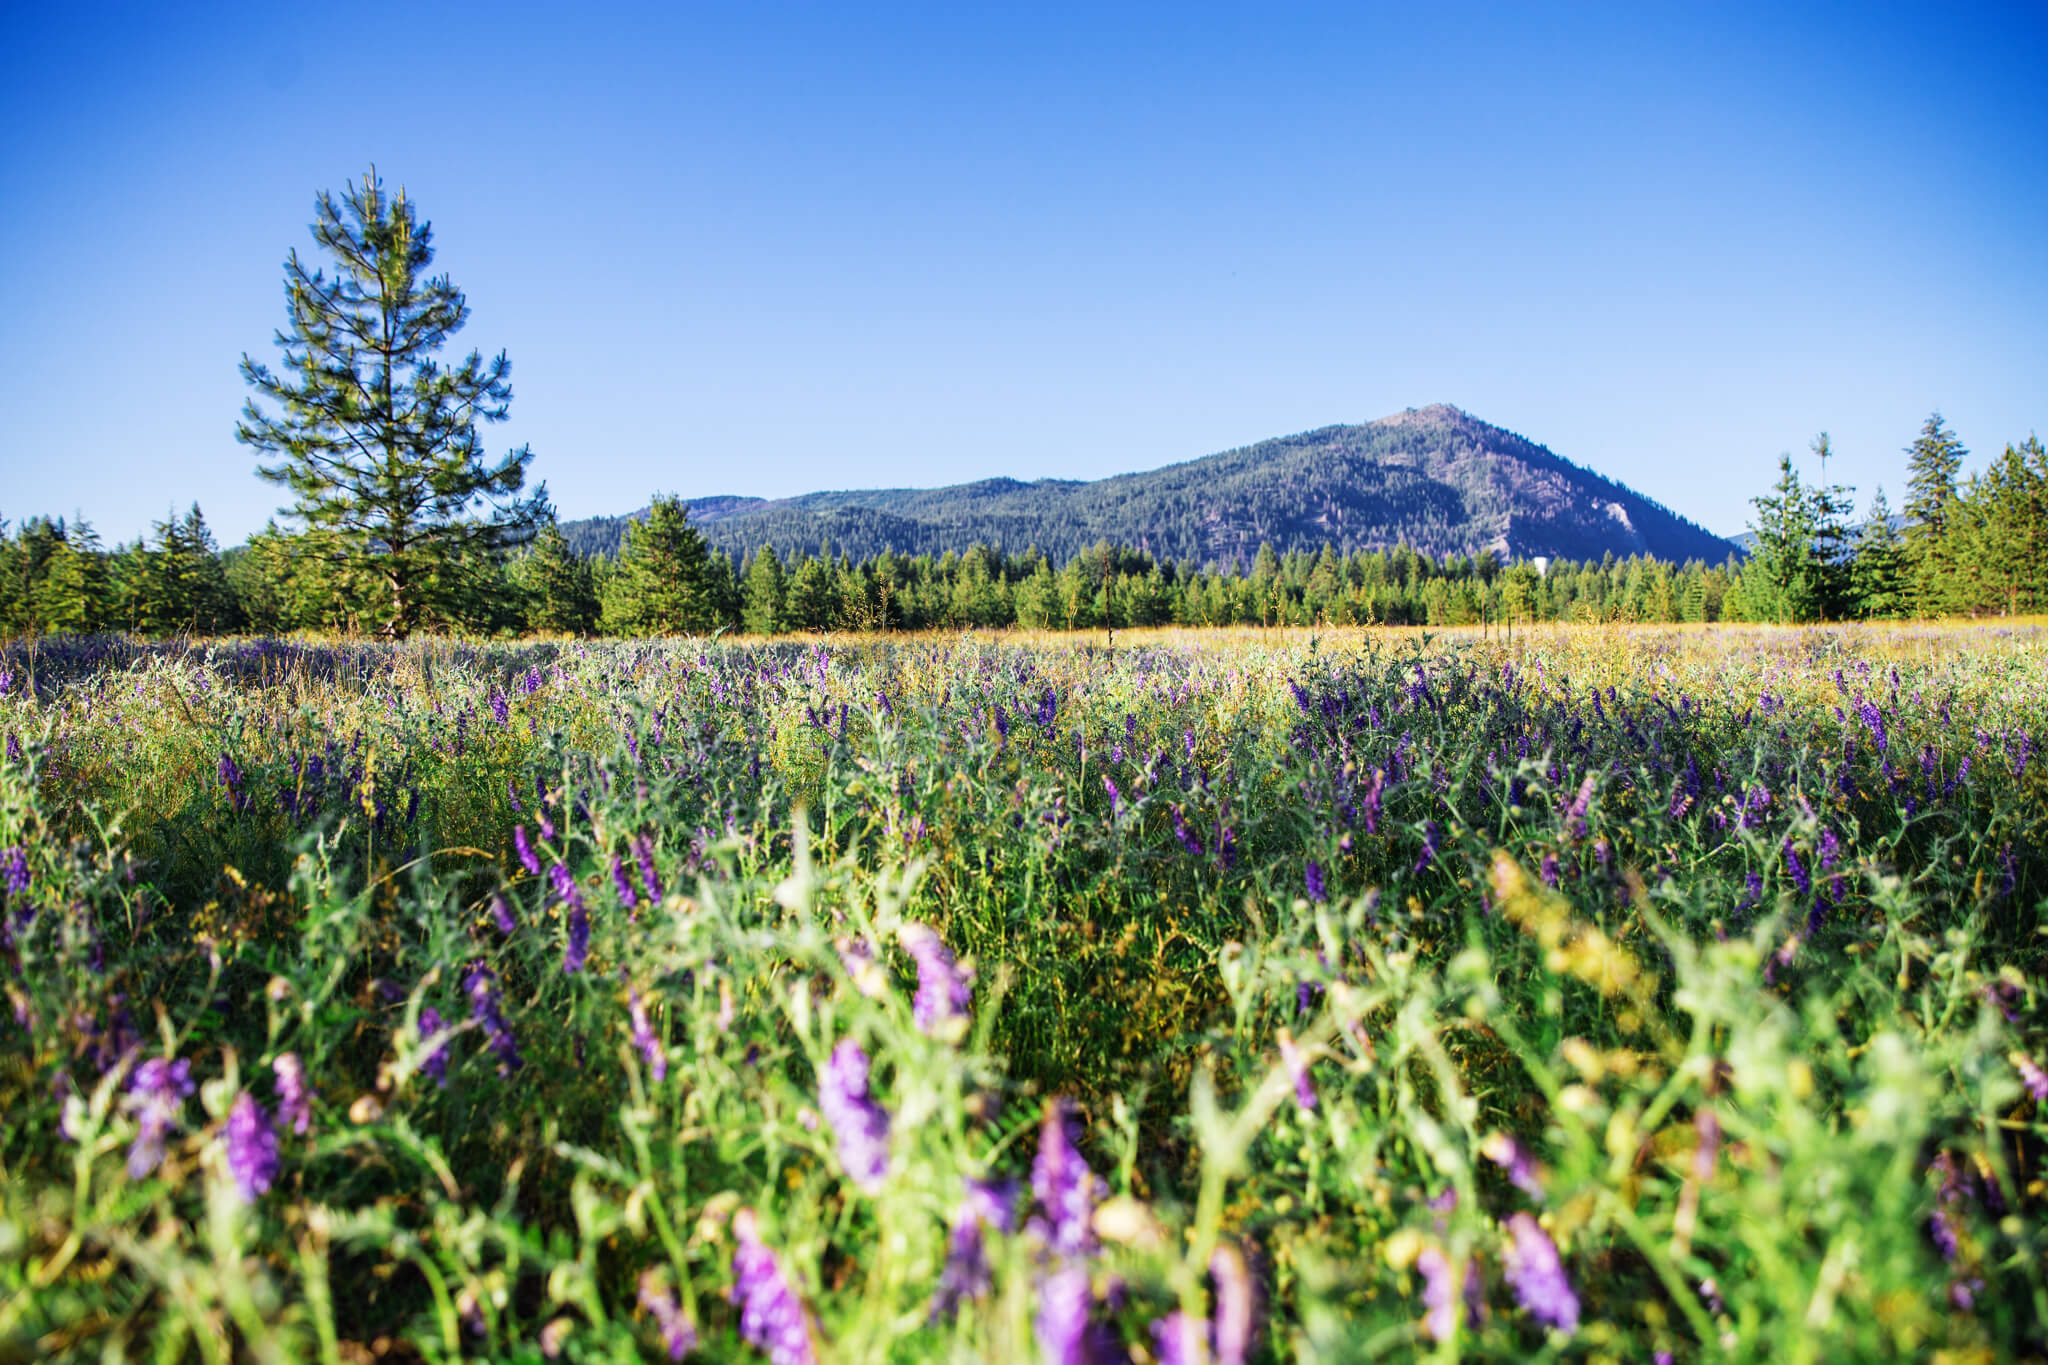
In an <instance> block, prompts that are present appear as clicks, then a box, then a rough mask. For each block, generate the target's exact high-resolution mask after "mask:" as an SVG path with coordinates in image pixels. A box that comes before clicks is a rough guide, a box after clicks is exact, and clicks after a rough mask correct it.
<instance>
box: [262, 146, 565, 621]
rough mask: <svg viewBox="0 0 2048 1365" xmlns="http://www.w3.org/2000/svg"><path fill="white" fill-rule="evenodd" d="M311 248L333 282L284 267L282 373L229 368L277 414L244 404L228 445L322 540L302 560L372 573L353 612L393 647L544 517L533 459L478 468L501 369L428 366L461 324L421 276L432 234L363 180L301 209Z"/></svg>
mask: <svg viewBox="0 0 2048 1365" xmlns="http://www.w3.org/2000/svg"><path fill="white" fill-rule="evenodd" d="M314 212H315V217H314V222H313V225H312V233H313V240H314V241H315V242H316V243H318V245H319V246H320V247H321V248H322V249H323V250H324V251H326V252H327V253H328V254H329V255H331V256H332V257H333V259H334V266H335V273H334V275H333V277H332V278H330V277H329V276H328V275H327V274H326V272H325V271H324V270H320V269H309V268H308V267H307V266H306V265H305V264H304V263H303V262H302V261H301V260H300V259H299V255H298V253H297V252H296V251H294V252H292V253H291V255H290V257H289V258H288V259H287V260H286V262H285V293H286V299H287V304H288V307H289V311H290V320H289V323H288V325H287V328H286V329H285V330H283V331H280V332H279V333H278V334H277V338H276V341H277V345H278V346H279V348H280V349H282V351H283V352H284V367H283V371H282V373H273V372H272V371H271V370H270V368H269V367H268V366H264V365H259V364H257V363H256V362H255V361H253V360H251V359H249V357H248V356H246V355H245V356H243V357H242V377H243V379H244V380H246V381H247V382H248V384H249V385H250V387H252V388H253V389H254V390H255V391H256V395H257V397H261V398H264V399H267V400H269V401H270V402H272V403H275V404H277V405H278V407H279V408H280V409H281V411H280V412H279V414H278V415H276V416H273V415H271V414H270V413H269V412H267V411H265V410H264V409H262V408H260V407H259V406H258V405H257V402H256V399H255V398H251V399H250V400H249V402H248V403H247V405H246V406H245V407H244V408H243V411H242V420H241V422H240V423H238V424H237V426H236V429H235V435H236V438H237V439H238V440H240V441H242V442H243V443H245V444H247V445H250V446H253V447H255V448H256V449H257V450H259V451H262V452H265V453H266V454H268V455H270V456H272V457H274V458H275V461H276V462H275V463H273V464H264V465H258V466H257V473H258V474H259V475H261V476H262V477H263V478H265V479H267V480H269V481H271V482H273V483H277V484H281V485H283V486H284V487H286V488H289V489H290V490H291V492H292V495H293V497H294V499H295V501H294V503H293V505H292V507H291V508H290V509H289V513H290V515H292V516H294V517H297V518H298V519H299V520H301V521H303V522H304V523H305V525H306V526H307V528H308V529H309V530H312V531H315V532H319V533H321V536H320V538H319V539H318V540H316V541H312V542H309V543H308V546H307V548H318V549H319V550H320V551H321V552H322V553H325V554H328V555H330V556H332V557H333V558H334V559H335V561H336V562H337V566H338V567H342V568H347V569H353V570H357V571H366V572H368V573H370V574H373V575H374V577H375V579H376V580H377V582H378V583H379V585H380V587H381V593H380V597H381V598H382V600H381V601H379V602H376V603H365V604H363V606H364V608H365V611H366V613H367V615H368V616H369V618H370V619H371V620H372V621H374V623H375V624H376V626H377V628H378V629H379V630H380V631H381V632H382V633H383V634H385V635H387V636H390V637H393V638H403V637H405V636H406V635H409V634H411V633H412V632H413V631H415V630H417V629H419V628H420V627H421V626H423V625H426V624H429V623H431V622H433V621H436V620H446V619H449V618H450V616H451V615H452V614H453V613H452V611H451V607H452V606H453V604H452V603H451V600H450V599H451V597H454V596H456V595H458V594H459V593H460V592H461V590H462V587H463V574H462V569H461V561H462V560H463V558H464V557H465V556H477V555H485V556H488V555H493V554H497V553H499V552H501V551H502V550H503V549H505V548H506V547H508V546H511V545H515V544H520V543H523V542H525V541H526V540H528V539H530V538H531V537H532V534H533V532H534V531H535V529H536V528H537V527H538V526H539V525H540V524H541V523H542V522H544V521H545V520H546V519H547V498H546V488H545V485H543V486H542V488H541V489H539V490H538V491H536V492H535V493H534V494H533V495H532V496H530V497H526V498H521V497H519V496H518V495H519V493H520V492H521V490H522V489H523V488H524V487H525V483H526V473H527V468H528V466H529V465H530V464H531V463H532V460H533V454H532V451H531V450H530V449H528V448H526V447H524V446H522V447H520V448H519V449H517V450H514V451H512V452H510V453H509V454H507V455H506V456H505V457H504V458H503V459H502V460H500V461H498V462H497V463H495V464H492V463H488V462H486V460H485V458H484V455H483V448H482V444H481V442H480V441H479V439H478V436H477V423H478V422H479V421H483V422H498V421H503V420H504V418H505V416H506V412H507V410H508V408H509V406H510V403H511V399H512V387H511V383H510V375H511V363H510V362H509V361H508V360H507V359H506V358H505V355H504V353H503V352H500V353H499V354H498V356H497V357H496V358H495V359H494V360H491V361H489V362H486V361H485V360H484V359H483V356H482V355H481V353H479V352H475V351H472V352H471V353H470V354H469V356H468V357H467V359H465V360H464V361H462V362H461V363H460V364H459V365H457V366H455V367H453V368H443V367H442V366H441V365H439V364H438V363H436V361H435V360H434V358H433V357H434V353H435V352H436V351H438V350H439V349H440V348H441V347H442V345H443V344H444V343H445V342H446V341H447V340H448V338H449V337H451V336H452V335H454V333H456V332H457V331H459V330H460V329H461V328H462V326H463V324H464V323H465V322H467V321H468V319H469V306H468V304H467V302H466V301H465V300H464V298H463V295H462V293H461V291H460V290H458V289H457V288H456V287H455V286H454V284H453V283H451V282H450V280H449V279H448V277H447V276H445V275H437V276H432V277H428V276H426V275H425V274H424V272H425V270H426V268H427V267H428V266H429V265H430V264H431V263H432V261H433V259H434V252H433V246H432V239H433V232H432V229H431V228H430V227H429V225H428V224H426V223H424V222H420V221H418V220H417V219H416V217H415V214H414V206H413V204H412V203H411V202H410V201H409V200H408V199H407V198H406V196H405V194H404V193H403V191H401V192H400V193H399V194H398V196H397V197H396V198H392V197H390V196H387V195H386V194H385V193H384V190H383V185H382V182H380V181H379V180H378V179H377V176H376V172H375V170H374V169H373V170H372V171H371V172H370V173H369V174H368V175H366V176H365V177H364V179H363V182H362V184H360V185H357V184H354V183H353V182H351V183H350V184H349V185H348V187H347V189H346V190H345V192H344V193H343V195H342V198H341V201H340V202H339V203H337V202H336V201H335V199H334V197H333V196H332V195H330V194H328V193H327V192H326V191H322V192H321V193H320V195H319V196H318V197H317V198H316V200H315V201H314Z"/></svg>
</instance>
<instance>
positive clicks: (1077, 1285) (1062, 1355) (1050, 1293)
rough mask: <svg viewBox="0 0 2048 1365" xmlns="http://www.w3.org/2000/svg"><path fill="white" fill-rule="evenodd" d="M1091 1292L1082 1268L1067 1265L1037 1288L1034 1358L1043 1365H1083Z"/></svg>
mask: <svg viewBox="0 0 2048 1365" xmlns="http://www.w3.org/2000/svg"><path fill="white" fill-rule="evenodd" d="M1094 1304H1095V1291H1094V1289H1093V1288H1092V1287H1091V1286H1090V1285H1089V1282H1088V1270H1087V1268H1086V1267H1085V1266H1078V1265H1077V1266H1069V1267H1068V1268H1067V1269H1065V1270H1056V1271H1054V1272H1053V1273H1052V1274H1050V1275H1048V1276H1046V1277H1045V1280H1044V1282H1043V1283H1041V1284H1040V1285H1039V1286H1038V1318H1037V1321H1036V1324H1035V1326H1036V1328H1037V1331H1038V1358H1039V1359H1040V1360H1042V1361H1044V1362H1045V1365H1086V1362H1087V1359H1088V1310H1089V1309H1090V1308H1092V1307H1093V1306H1094Z"/></svg>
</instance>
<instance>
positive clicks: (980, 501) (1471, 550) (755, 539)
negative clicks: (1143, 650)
mask: <svg viewBox="0 0 2048 1365" xmlns="http://www.w3.org/2000/svg"><path fill="white" fill-rule="evenodd" d="M704 511H705V512H707V513H708V515H703V514H693V518H692V519H693V520H695V521H696V522H698V523H699V525H700V526H701V528H702V529H703V531H704V534H705V536H706V537H707V538H708V539H709V540H710V541H711V542H712V543H713V544H714V545H716V546H717V547H718V548H720V549H722V550H726V551H728V552H730V553H734V554H748V553H752V552H753V551H754V550H757V549H759V548H760V547H761V546H763V545H772V546H774V547H775V550H776V553H778V554H782V555H788V554H810V553H815V552H816V551H817V550H818V548H819V546H820V545H824V544H829V545H830V546H831V547H832V549H833V550H834V552H838V551H841V550H844V551H846V552H848V553H850V554H854V555H856V556H860V555H868V554H873V553H876V552H878V551H880V550H883V549H888V550H892V551H895V552H897V553H908V554H933V555H940V554H944V553H945V552H946V551H947V550H956V551H957V550H965V549H967V548H968V547H969V546H970V545H974V544H977V543H979V544H983V545H987V546H990V547H991V548H995V549H999V550H1003V551H1006V552H1008V553H1012V554H1015V553H1021V552H1022V551H1024V550H1025V549H1027V548H1032V547H1036V548H1037V549H1039V550H1041V551H1043V552H1045V553H1046V554H1047V555H1049V556H1051V557H1052V558H1053V559H1054V560H1055V561H1064V560H1066V559H1068V558H1071V557H1072V556H1073V555H1076V554H1079V553H1080V552H1081V551H1083V550H1085V549H1087V548H1089V547H1091V546H1093V545H1094V544H1096V543H1097V542H1099V541H1103V540H1108V541H1113V542H1117V543H1120V544H1125V545H1133V546H1136V547H1138V548H1139V549H1142V550H1145V551H1147V552H1149V553H1150V554H1152V555H1153V556H1154V557H1155V558H1160V559H1173V560H1179V561H1183V562H1188V561H1191V562H1194V563H1198V564H1208V565H1230V564H1249V563H1250V562H1251V561H1252V559H1253V557H1254V556H1255V555H1256V554H1257V553H1258V549H1259V547H1260V546H1261V545H1263V544H1270V545H1271V546H1272V547H1273V548H1274V549H1275V550H1276V551H1280V552H1283V553H1284V552H1287V551H1291V550H1318V549H1321V548H1322V547H1323V546H1324V545H1330V546H1333V547H1335V548H1336V549H1337V550H1339V551H1341V552H1344V553H1350V552H1352V551H1355V550H1377V549H1391V548H1393V547H1394V546H1397V545H1406V546H1408V547H1410V548H1412V549H1415V550H1420V551H1422V552H1424V553H1426V554H1430V555H1433V556H1438V557H1441V556H1445V555H1450V554H1468V555H1469V554H1476V553H1478V552H1479V551H1481V550H1492V551H1493V552H1495V553H1496V554H1502V555H1508V556H1512V557H1519V556H1533V555H1547V556H1550V557H1551V558H1557V559H1599V558H1600V557H1601V556H1602V555H1605V554H1609V553H1612V554H1615V555H1618V556H1627V555H1633V554H1648V555H1653V556H1656V557H1658V558H1660V559H1668V560H1687V559H1704V560H1708V561H1711V562H1716V563H1718V562H1720V561H1721V560H1723V559H1726V558H1727V557H1728V556H1730V555H1732V554H1735V553H1737V551H1736V547H1735V546H1734V545H1732V544H1731V543H1729V542H1728V541H1726V540H1723V539H1721V538H1720V537H1719V536H1716V535H1712V534H1710V533H1709V532H1707V531H1705V530H1703V529H1702V528H1700V527H1698V526H1696V525H1694V524H1693V523H1691V522H1689V521H1686V520H1685V519H1684V518H1682V517H1679V516H1677V515H1675V514H1673V513H1672V512H1670V511H1669V510H1668V509H1666V508H1664V507H1662V506H1660V505H1658V504H1657V503H1655V502H1653V501H1651V500H1650V499H1648V498H1645V497H1643V496H1642V495H1641V494H1638V493H1636V492H1634V491H1633V490H1631V489H1628V488H1625V487H1623V486H1622V485H1621V484H1618V483H1616V482H1614V481H1612V480H1610V479H1606V478H1603V477H1601V476H1600V475H1598V474H1595V473H1593V472H1592V471H1590V470H1586V469H1581V468H1579V467H1578V466H1577V465H1574V464H1572V463H1571V462H1570V461H1569V460H1565V459H1563V458H1561V457H1560V456H1558V455H1555V454H1553V453H1552V452H1551V451H1549V450H1547V449H1545V448H1544V447H1542V446H1540V445H1537V444H1536V443H1535V442H1533V441H1530V440H1527V439H1526V438H1524V437H1521V436H1518V435H1516V434H1515V433H1514V432H1511V431H1507V430H1505V429H1503V428H1501V427H1496V426H1493V425H1491V424H1490V423H1487V422H1485V421H1482V420H1481V419H1479V418H1477V417H1474V416H1472V414H1470V413H1468V412H1466V411H1464V410H1463V409H1461V408H1458V407H1454V406H1452V405H1451V404H1449V403H1432V404H1431V405H1429V406H1428V407H1425V408H1408V409H1405V410H1403V411H1401V412H1399V413H1395V414H1394V415H1392V416H1390V417H1383V418H1381V419H1379V420H1378V421H1375V422H1367V423H1364V424H1363V425H1358V426H1334V427H1323V428H1321V429H1319V430H1315V431H1307V432H1302V433H1300V434H1298V435H1294V436H1288V437H1283V438H1280V439H1276V440H1270V441H1262V442H1260V443H1259V444H1257V445H1253V446H1246V447H1244V448H1242V449H1239V450H1230V451H1225V452H1223V453H1221V454H1217V455H1209V456H1205V457H1203V458H1201V459H1197V460H1189V461H1187V462H1185V463H1182V464H1175V465H1169V466H1167V467H1166V468H1164V469H1154V470H1149V471H1146V472H1143V473H1136V474H1118V475H1114V476H1111V477H1109V478H1105V479H1100V480H1096V481H1094V482H1092V483H1086V482H1070V481H1064V480H1043V479H1042V480H1038V481H1036V482H1033V483H1021V482H1018V481H1017V480H1015V479H1009V478H1002V477H993V478H985V479H982V480H980V481H978V482H975V483H968V484H959V485H955V486H953V487H950V488H922V489H921V488H892V489H869V490H865V491H854V492H839V493H808V494H804V495H802V496H800V497H794V498H781V499H769V500H762V499H752V498H727V499H719V500H717V502H716V503H715V504H714V505H713V506H710V507H707V508H705V509H704ZM572 525H573V524H572ZM583 525H584V526H585V527H587V528H588V529H587V530H580V531H576V532H572V531H571V530H570V527H569V526H565V527H564V528H563V529H564V534H565V535H569V536H570V539H571V543H572V544H575V545H576V546H577V548H579V549H581V550H584V551H585V552H589V551H593V550H595V551H602V552H610V551H612V550H615V549H616V547H617V537H618V535H619V533H620V532H621V531H622V530H623V521H622V520H620V519H616V518H601V519H597V520H594V521H592V522H589V523H584V524H583Z"/></svg>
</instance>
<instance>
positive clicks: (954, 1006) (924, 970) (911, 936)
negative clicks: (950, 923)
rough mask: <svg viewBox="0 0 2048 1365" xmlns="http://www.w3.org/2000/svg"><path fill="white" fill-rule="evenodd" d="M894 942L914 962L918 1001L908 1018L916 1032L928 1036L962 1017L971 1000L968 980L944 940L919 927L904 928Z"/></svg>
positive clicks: (907, 926) (897, 934) (911, 925)
mask: <svg viewBox="0 0 2048 1365" xmlns="http://www.w3.org/2000/svg"><path fill="white" fill-rule="evenodd" d="M896 939H897V942H899V943H901V944H902V945H903V947H904V950H905V951H907V952H908V953H909V954H910V955H911V956H912V957H913V958H915V959H917V997H916V999H915V1001H913V1003H912V1005H911V1014H912V1017H913V1018H914V1019H915V1020H916V1021H917V1027H918V1029H919V1030H920V1031H922V1032H924V1033H930V1032H932V1030H934V1029H936V1028H938V1027H939V1026H940V1025H941V1024H944V1023H946V1022H947V1021H948V1020H951V1019H958V1018H962V1017H964V1016H965V1015H966V1013H967V1006H968V1003H969V1001H970V1000H971V998H972V996H971V992H970V991H969V989H968V985H967V983H968V981H969V980H970V979H971V978H970V976H969V974H968V973H966V972H963V971H962V970H961V969H960V968H959V966H958V965H957V964H956V962H955V960H954V958H953V950H952V949H950V948H948V947H947V946H946V944H945V940H943V939H941V938H940V937H939V936H938V934H937V933H936V932H935V931H933V930H932V929H929V928H927V927H926V926H924V925H922V924H906V925H904V926H903V927H902V928H901V929H899V930H897V933H896Z"/></svg>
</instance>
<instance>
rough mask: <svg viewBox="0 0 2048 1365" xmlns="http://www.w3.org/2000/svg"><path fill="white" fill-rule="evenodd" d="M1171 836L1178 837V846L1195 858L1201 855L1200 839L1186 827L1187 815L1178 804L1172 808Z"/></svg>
mask: <svg viewBox="0 0 2048 1365" xmlns="http://www.w3.org/2000/svg"><path fill="white" fill-rule="evenodd" d="M1173 837H1174V838H1176V839H1178V840H1179V841H1180V846H1181V847H1182V848H1184V849H1186V850H1187V851H1188V852H1189V853H1192V854H1194V855H1195V856H1196V857H1197V858H1199V857H1201V856H1202V841H1201V840H1200V839H1198V838H1196V837H1195V832H1194V831H1193V830H1191V829H1189V828H1188V821H1187V816H1186V814H1185V813H1184V812H1183V811H1182V810H1181V808H1180V807H1179V806H1175V807H1174V808H1173Z"/></svg>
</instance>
